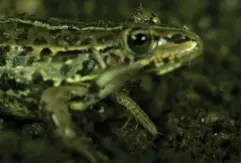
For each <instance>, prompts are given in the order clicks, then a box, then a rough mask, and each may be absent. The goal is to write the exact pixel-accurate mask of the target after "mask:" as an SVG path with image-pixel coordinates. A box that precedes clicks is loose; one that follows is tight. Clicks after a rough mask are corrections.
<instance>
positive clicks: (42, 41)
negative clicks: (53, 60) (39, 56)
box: [34, 36, 47, 45]
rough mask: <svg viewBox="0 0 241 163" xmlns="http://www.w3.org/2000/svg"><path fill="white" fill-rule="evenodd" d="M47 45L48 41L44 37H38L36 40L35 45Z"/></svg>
mask: <svg viewBox="0 0 241 163" xmlns="http://www.w3.org/2000/svg"><path fill="white" fill-rule="evenodd" d="M46 43H47V40H46V39H45V38H44V37H42V36H38V37H36V38H35V39H34V44H37V45H42V44H46Z"/></svg>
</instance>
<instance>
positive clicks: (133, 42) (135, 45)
mask: <svg viewBox="0 0 241 163" xmlns="http://www.w3.org/2000/svg"><path fill="white" fill-rule="evenodd" d="M127 43H128V46H129V48H130V49H131V50H132V51H133V52H135V53H137V54H143V53H147V52H148V51H149V48H150V44H151V37H150V36H149V35H148V34H143V33H136V34H131V35H130V36H129V37H128V40H127Z"/></svg>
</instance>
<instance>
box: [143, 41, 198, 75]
mask: <svg viewBox="0 0 241 163" xmlns="http://www.w3.org/2000/svg"><path fill="white" fill-rule="evenodd" d="M188 44H189V45H188V48H178V47H177V48H176V49H174V50H170V49H169V50H168V51H165V50H163V49H162V50H161V51H160V52H159V53H158V54H157V55H155V56H153V60H152V62H151V63H150V64H149V65H147V66H146V67H145V72H146V73H154V74H156V75H163V74H165V73H168V72H170V71H172V70H174V69H177V68H179V67H181V66H183V65H185V64H187V63H189V62H190V61H192V60H193V59H195V58H196V57H198V56H200V55H201V53H202V43H197V42H190V43H188Z"/></svg>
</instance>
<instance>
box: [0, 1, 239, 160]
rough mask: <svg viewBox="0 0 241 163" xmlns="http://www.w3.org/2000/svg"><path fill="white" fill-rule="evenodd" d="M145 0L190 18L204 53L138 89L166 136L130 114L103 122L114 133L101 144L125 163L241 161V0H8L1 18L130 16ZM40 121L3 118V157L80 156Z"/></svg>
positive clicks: (168, 19) (166, 14) (178, 21)
mask: <svg viewBox="0 0 241 163" xmlns="http://www.w3.org/2000/svg"><path fill="white" fill-rule="evenodd" d="M140 2H141V3H142V6H143V7H144V8H147V9H149V10H152V11H153V12H155V13H157V14H158V15H159V16H160V19H161V22H162V23H164V24H170V25H175V26H180V27H183V26H186V27H187V28H190V29H191V30H193V31H195V32H196V33H197V34H198V35H200V37H201V38H202V40H203V42H204V54H203V56H202V57H200V58H199V59H197V60H196V61H194V63H192V64H191V65H189V66H185V67H183V68H181V69H178V70H176V71H175V72H172V73H169V74H167V75H165V76H163V77H160V78H158V79H156V78H155V79H153V81H154V82H153V83H152V86H151V89H150V91H149V92H148V93H147V94H146V92H145V91H144V90H142V89H141V88H138V89H137V90H135V91H133V92H132V94H133V97H134V98H136V99H137V101H138V104H140V105H141V106H142V108H143V110H145V112H147V113H148V115H149V116H150V117H151V119H152V120H153V122H154V123H155V125H156V126H157V127H158V130H159V131H160V132H161V133H163V135H162V136H160V137H159V138H158V139H157V140H153V139H152V138H150V137H149V136H148V133H146V131H145V130H143V129H141V127H138V128H136V127H135V126H136V122H135V121H133V122H131V123H130V124H129V125H128V126H127V127H125V129H124V130H121V131H120V128H121V127H120V126H123V125H124V121H120V120H110V121H108V124H105V122H103V124H101V125H100V126H103V125H104V126H105V127H107V128H109V129H110V130H111V131H112V135H105V134H101V138H100V139H99V140H98V143H99V144H100V145H99V146H98V147H99V148H100V149H101V150H103V151H105V152H106V153H108V154H109V155H108V156H109V157H110V158H111V160H112V162H118V163H121V162H138V163H154V162H155V163H157V162H159V163H160V162H168V163H178V162H194V161H195V162H200V163H206V162H207V163H209V162H212V163H215V162H217V163H224V162H225V163H228V162H229V163H238V162H241V155H240V154H241V102H240V101H241V1H239V0H215V1H214V0H213V1H210V0H182V1H177V0H159V1H158V0H142V1H140V0H115V1H113V0H101V1H100V0H68V1H66V0H0V18H6V17H8V16H13V15H17V14H20V13H29V14H34V15H37V16H39V17H42V18H48V17H56V18H63V19H72V20H77V21H95V20H105V21H125V20H126V19H128V17H129V16H130V14H131V13H132V11H133V10H134V9H135V8H136V7H138V6H139V3H140ZM141 93H145V95H146V96H145V98H144V99H143V98H142V99H141V98H140V97H138V95H139V96H140V95H141V96H142V97H143V94H141ZM147 101H149V102H147ZM150 101H151V102H150ZM103 103H105V102H103ZM6 124H7V125H6ZM6 126H7V127H6ZM36 126H37V127H36ZM38 126H39V125H38V124H31V125H30V127H29V125H23V126H22V125H21V128H18V129H17V130H16V124H14V122H12V121H11V123H6V122H5V121H4V120H3V119H2V120H1V129H2V130H1V134H0V160H1V161H0V162H16V163H20V162H21V163H23V162H24V163H26V162H27V163H28V162H29V163H30V162H31V163H36V162H39V163H40V162H50V163H52V162H68V163H69V162H75V161H76V160H78V158H76V157H75V156H74V155H72V154H69V153H65V152H63V151H62V150H59V149H58V148H56V147H54V146H52V145H51V143H49V142H48V141H46V140H45V139H46V137H45V134H43V133H44V131H42V128H41V127H40V129H39V127H38ZM17 127H19V126H17ZM3 128H4V130H3ZM7 129H9V130H7ZM97 132H100V131H97ZM96 134H97V133H96ZM97 135H98V134H97Z"/></svg>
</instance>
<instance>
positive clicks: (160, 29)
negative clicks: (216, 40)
mask: <svg viewBox="0 0 241 163" xmlns="http://www.w3.org/2000/svg"><path fill="white" fill-rule="evenodd" d="M140 20H143V21H141V22H138V21H135V22H134V23H133V22H127V23H109V24H108V23H103V22H97V23H79V22H70V21H65V20H58V19H49V20H45V21H41V20H35V19H32V18H30V17H26V16H22V17H14V18H9V19H5V20H1V21H0V24H1V26H0V30H1V33H3V37H1V40H0V49H1V63H0V76H1V81H0V88H1V91H0V93H1V94H0V96H1V97H0V108H1V112H3V113H4V114H11V115H15V116H18V117H23V118H33V119H42V120H45V121H46V122H47V123H48V124H50V125H49V126H51V129H52V130H53V133H54V135H56V136H59V137H60V138H61V140H62V142H63V144H64V145H66V146H67V147H70V148H74V149H75V150H76V151H78V152H80V153H82V154H84V155H85V156H87V157H88V159H89V160H90V161H91V162H97V160H99V159H100V158H98V154H96V155H95V154H93V153H90V152H89V150H88V147H89V144H88V145H87V144H85V143H86V142H83V140H82V139H81V138H79V137H77V134H76V132H75V127H74V124H73V123H72V119H71V113H70V110H79V111H83V110H85V109H87V108H88V107H90V106H91V105H93V104H96V103H97V102H98V101H100V100H101V99H103V98H105V97H106V96H108V95H111V96H112V98H113V99H115V100H116V101H117V102H118V103H120V104H121V105H123V106H125V107H126V108H127V110H128V111H130V113H131V114H132V115H133V116H134V117H135V118H136V119H137V120H138V121H139V122H140V123H141V124H142V125H143V126H144V128H146V129H147V130H149V132H151V133H152V134H153V135H154V136H155V135H156V134H157V133H158V131H157V129H156V128H155V126H154V125H153V124H152V122H151V120H150V119H149V118H148V116H147V115H146V114H145V113H144V112H143V111H142V110H141V109H140V108H139V107H138V105H137V104H136V103H134V102H133V101H132V100H131V99H130V98H128V97H125V96H124V95H123V94H121V93H119V94H118V91H119V90H120V89H121V87H122V86H123V85H124V83H125V82H126V81H129V80H134V79H137V78H138V77H140V76H142V75H145V74H150V75H153V74H154V75H163V74H165V73H168V72H170V71H172V70H174V69H176V68H178V67H180V66H181V65H183V64H185V63H187V62H189V61H191V60H192V59H194V58H196V57H197V56H199V55H200V54H201V53H202V42H201V40H200V38H199V37H198V36H197V35H196V34H195V33H192V32H190V31H188V30H186V29H179V28H172V27H164V26H161V25H160V24H158V23H156V22H153V23H149V20H148V22H146V18H145V19H142V17H141V16H140ZM139 34H141V35H145V36H147V37H148V38H149V39H148V41H147V42H144V43H143V44H141V45H139V44H138V45H136V42H135V41H133V40H131V39H132V38H133V36H137V35H139ZM119 95H121V96H119ZM53 124H54V125H53ZM102 159H103V158H102ZM105 159H106V158H104V160H105Z"/></svg>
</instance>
